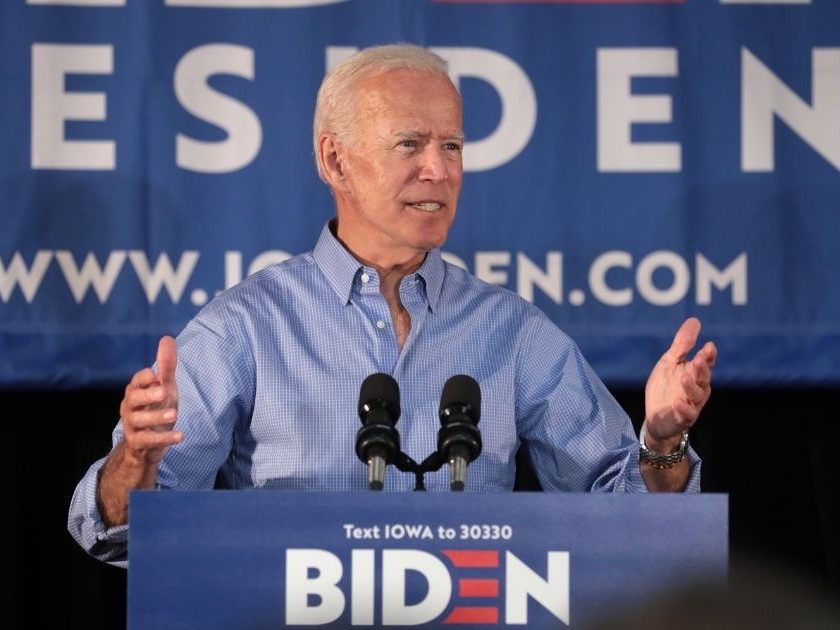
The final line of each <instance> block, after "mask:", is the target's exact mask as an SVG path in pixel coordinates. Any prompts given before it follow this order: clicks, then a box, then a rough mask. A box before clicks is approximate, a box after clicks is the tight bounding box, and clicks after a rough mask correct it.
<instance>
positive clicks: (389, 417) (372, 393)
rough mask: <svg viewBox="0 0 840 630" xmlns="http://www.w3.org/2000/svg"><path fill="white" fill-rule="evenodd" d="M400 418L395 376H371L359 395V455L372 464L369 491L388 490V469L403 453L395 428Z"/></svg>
mask: <svg viewBox="0 0 840 630" xmlns="http://www.w3.org/2000/svg"><path fill="white" fill-rule="evenodd" d="M399 417H400V388H399V385H397V381H395V380H394V378H393V377H392V376H390V375H389V374H384V373H381V372H380V373H376V374H371V375H370V376H368V377H367V378H366V379H365V380H364V382H363V383H362V388H361V390H360V392H359V418H360V419H361V421H362V428H361V429H359V431H358V432H357V433H356V455H358V457H359V459H360V460H362V462H364V463H366V464H367V465H368V488H370V489H371V490H382V488H384V487H385V466H387V465H388V464H390V463H391V461H392V460H393V458H394V455H395V453H399V452H400V436H399V434H398V433H397V430H396V429H395V428H394V425H395V424H396V423H397V419H398V418H399Z"/></svg>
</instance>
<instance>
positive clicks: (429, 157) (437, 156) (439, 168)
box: [418, 143, 449, 182]
mask: <svg viewBox="0 0 840 630" xmlns="http://www.w3.org/2000/svg"><path fill="white" fill-rule="evenodd" d="M446 160H447V158H446V155H444V152H443V149H442V148H440V147H436V146H433V145H432V144H431V143H430V144H429V145H428V146H426V148H425V149H424V151H423V153H422V154H421V155H420V173H419V175H418V178H419V179H420V180H421V181H431V182H442V181H445V180H447V179H448V178H449V172H448V171H447V168H446V166H447V164H446Z"/></svg>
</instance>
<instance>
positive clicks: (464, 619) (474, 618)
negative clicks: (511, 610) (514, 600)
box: [443, 606, 499, 623]
mask: <svg viewBox="0 0 840 630" xmlns="http://www.w3.org/2000/svg"><path fill="white" fill-rule="evenodd" d="M443 623H499V609H498V608H494V607H492V606H486V607H481V608H480V607H477V606H476V607H467V606H458V607H457V608H453V609H452V612H451V613H449V616H448V617H447V618H446V619H444V620H443Z"/></svg>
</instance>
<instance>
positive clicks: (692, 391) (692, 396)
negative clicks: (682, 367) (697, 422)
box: [680, 373, 709, 405]
mask: <svg viewBox="0 0 840 630" xmlns="http://www.w3.org/2000/svg"><path fill="white" fill-rule="evenodd" d="M680 385H682V388H683V392H684V393H685V397H686V399H687V400H689V401H690V402H692V403H693V404H695V405H700V404H701V403H703V402H704V401H705V399H706V397H707V395H708V391H709V389H708V387H706V386H704V385H703V384H702V383H698V382H697V381H695V380H694V379H693V378H691V376H689V375H688V374H687V373H686V374H683V376H682V378H681V379H680Z"/></svg>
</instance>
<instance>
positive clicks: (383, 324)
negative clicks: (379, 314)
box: [376, 319, 385, 330]
mask: <svg viewBox="0 0 840 630" xmlns="http://www.w3.org/2000/svg"><path fill="white" fill-rule="evenodd" d="M376 327H377V328H378V329H379V330H382V329H383V328H385V322H383V321H382V320H381V319H377V320H376Z"/></svg>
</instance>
